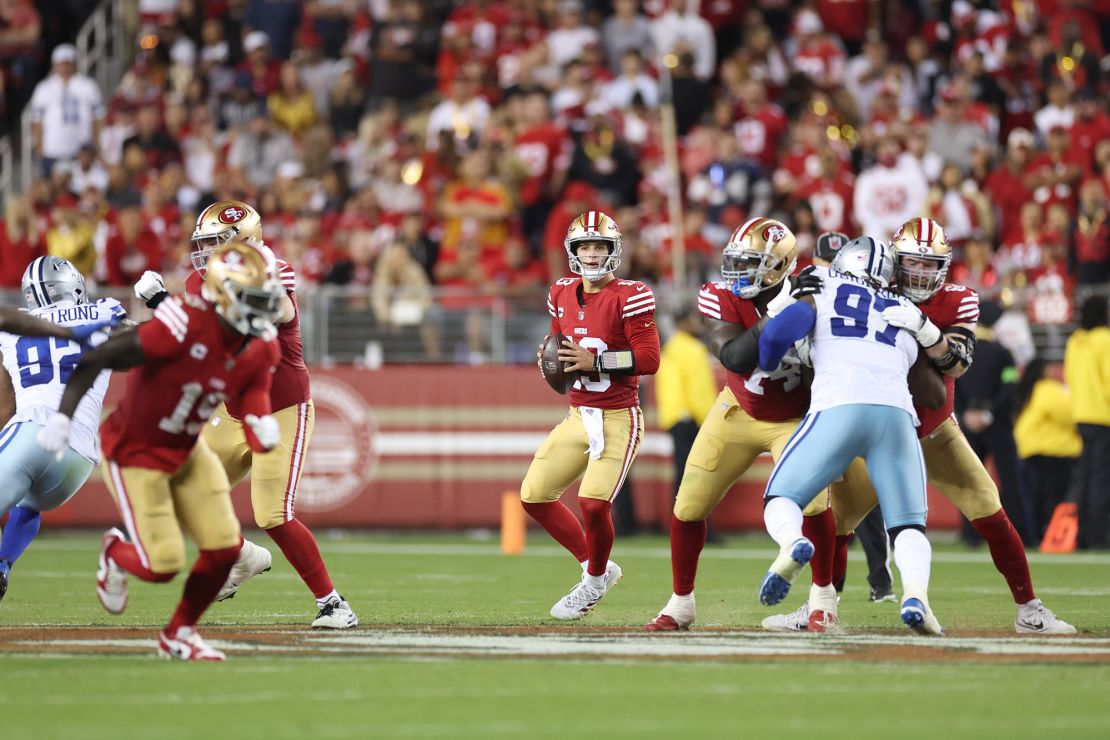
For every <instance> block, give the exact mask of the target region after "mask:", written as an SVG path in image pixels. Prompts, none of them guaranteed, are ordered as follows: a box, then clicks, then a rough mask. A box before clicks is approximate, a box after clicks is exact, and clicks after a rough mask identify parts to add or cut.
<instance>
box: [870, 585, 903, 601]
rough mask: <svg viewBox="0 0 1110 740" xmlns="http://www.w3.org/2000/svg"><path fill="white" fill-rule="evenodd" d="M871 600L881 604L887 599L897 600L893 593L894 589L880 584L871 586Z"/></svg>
mask: <svg viewBox="0 0 1110 740" xmlns="http://www.w3.org/2000/svg"><path fill="white" fill-rule="evenodd" d="M871 601H872V602H874V603H876V604H882V603H884V602H887V601H890V602H895V601H898V597H897V596H895V595H894V589H893V588H891V587H890V586H886V587H885V588H884V587H880V586H872V587H871Z"/></svg>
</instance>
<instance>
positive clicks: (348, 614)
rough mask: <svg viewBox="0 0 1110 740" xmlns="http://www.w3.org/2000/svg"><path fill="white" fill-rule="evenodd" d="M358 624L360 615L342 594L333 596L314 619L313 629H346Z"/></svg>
mask: <svg viewBox="0 0 1110 740" xmlns="http://www.w3.org/2000/svg"><path fill="white" fill-rule="evenodd" d="M357 626H358V617H357V616H355V612H354V610H353V609H351V605H350V604H348V603H347V602H346V601H345V600H344V599H343V597H342V596H333V597H331V598H330V599H329V600H328V601H327V603H325V604H324V605H323V606H321V607H320V613H319V614H317V615H316V619H314V620H312V627H313V629H329V630H346V629H350V628H351V627H357Z"/></svg>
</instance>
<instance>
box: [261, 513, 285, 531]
mask: <svg viewBox="0 0 1110 740" xmlns="http://www.w3.org/2000/svg"><path fill="white" fill-rule="evenodd" d="M286 521H288V520H287V519H286V518H285V512H281V513H280V514H274V512H272V511H257V510H255V512H254V523H255V524H256V525H258V528H259V529H273V528H274V527H280V526H281V525H282V524H285V522H286Z"/></svg>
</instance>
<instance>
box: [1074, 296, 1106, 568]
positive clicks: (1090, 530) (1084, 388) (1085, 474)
mask: <svg viewBox="0 0 1110 740" xmlns="http://www.w3.org/2000/svg"><path fill="white" fill-rule="evenodd" d="M1108 321H1110V312H1108V311H1107V300H1106V296H1103V295H1094V296H1091V297H1090V298H1088V299H1087V300H1086V301H1084V302H1083V308H1082V309H1081V310H1080V318H1079V329H1077V330H1076V331H1075V333H1074V334H1072V335H1071V337H1069V338H1068V344H1067V348H1066V349H1065V350H1064V381H1065V382H1066V383H1067V384H1068V387H1069V388H1070V389H1071V403H1072V410H1073V411H1074V414H1075V421H1076V423H1077V424H1078V425H1079V436H1080V437H1082V438H1083V451H1082V452H1081V453H1080V455H1079V463H1078V464H1077V465H1076V467H1075V472H1074V477H1073V480H1072V487H1073V492H1072V496H1073V497H1074V499H1075V501H1076V503H1077V504H1078V508H1079V534H1078V536H1077V539H1076V546H1077V547H1078V548H1079V549H1081V550H1087V549H1100V550H1104V549H1110V326H1108V325H1107V323H1108Z"/></svg>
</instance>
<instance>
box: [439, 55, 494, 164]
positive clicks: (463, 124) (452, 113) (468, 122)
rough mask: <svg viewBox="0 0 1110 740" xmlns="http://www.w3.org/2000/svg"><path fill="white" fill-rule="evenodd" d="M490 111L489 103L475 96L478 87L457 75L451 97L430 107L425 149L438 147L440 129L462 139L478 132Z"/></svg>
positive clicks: (452, 85) (484, 123)
mask: <svg viewBox="0 0 1110 740" xmlns="http://www.w3.org/2000/svg"><path fill="white" fill-rule="evenodd" d="M489 114H490V107H489V103H487V102H486V101H485V99H484V98H481V97H479V96H478V86H477V85H476V84H474V82H473V81H472V80H470V79H469V78H467V77H465V76H464V75H461V74H460V75H459V76H457V77H456V78H455V80H454V81H453V82H452V83H451V97H449V98H447V99H446V100H444V101H443V102H441V103H440V104H439V105H437V106H436V107H435V108H432V112H431V113H430V114H429V115H428V141H427V147H428V149H429V150H431V151H435V150H436V149H438V148H439V134H440V132H441V131H451V132H452V133H454V135H455V138H456V139H463V140H466V139H470V137H471V136H473V135H476V134H480V133H481V131H482V129H483V128H485V125H486V121H487V120H488V119H489Z"/></svg>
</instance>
